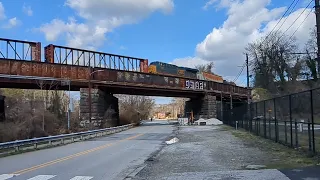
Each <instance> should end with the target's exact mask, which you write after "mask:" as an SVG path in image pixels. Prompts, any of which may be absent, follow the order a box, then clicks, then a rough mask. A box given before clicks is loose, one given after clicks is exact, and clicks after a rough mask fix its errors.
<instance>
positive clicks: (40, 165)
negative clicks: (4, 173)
mask: <svg viewBox="0 0 320 180" xmlns="http://www.w3.org/2000/svg"><path fill="white" fill-rule="evenodd" d="M142 135H143V134H138V135H135V136H131V137H128V138H126V139H122V140H119V141H117V142H115V143H109V144H105V145H102V146H99V147H96V148H93V149H89V150H86V151H82V152H79V153H76V154H72V155H69V156H66V157H63V158H59V159H56V160H53V161H49V162H46V163H43V164H39V165H36V166H32V167H30V168H26V169H22V170H19V171H16V172H13V173H10V174H24V173H27V172H30V171H34V170H37V169H40V168H44V167H47V166H50V165H53V164H56V163H59V162H63V161H66V160H69V159H72V158H75V157H79V156H82V155H85V154H89V153H91V152H95V151H98V150H101V149H104V148H107V147H110V146H112V145H115V144H116V143H120V142H122V141H127V140H131V139H135V138H137V137H139V136H142Z"/></svg>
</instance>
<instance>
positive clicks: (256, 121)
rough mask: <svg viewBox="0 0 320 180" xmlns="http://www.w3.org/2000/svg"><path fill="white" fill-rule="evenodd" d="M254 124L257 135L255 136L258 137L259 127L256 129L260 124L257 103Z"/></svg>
mask: <svg viewBox="0 0 320 180" xmlns="http://www.w3.org/2000/svg"><path fill="white" fill-rule="evenodd" d="M259 122H260V121H259ZM255 124H256V125H255V128H256V133H257V135H260V132H259V129H260V127H259V128H258V125H259V126H260V123H258V103H256V120H255Z"/></svg>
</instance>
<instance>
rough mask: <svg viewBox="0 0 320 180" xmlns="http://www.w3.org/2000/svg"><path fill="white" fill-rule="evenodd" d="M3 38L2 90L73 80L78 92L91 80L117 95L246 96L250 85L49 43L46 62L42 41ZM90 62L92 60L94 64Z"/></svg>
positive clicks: (0, 54) (63, 85)
mask: <svg viewBox="0 0 320 180" xmlns="http://www.w3.org/2000/svg"><path fill="white" fill-rule="evenodd" d="M1 42H5V44H6V46H5V47H6V48H5V49H4V50H3V49H0V85H1V87H3V88H23V89H41V88H46V89H49V88H50V89H52V87H53V86H54V87H55V88H58V89H68V88H69V87H68V85H66V83H61V82H65V81H70V82H71V89H72V90H79V89H80V88H86V87H88V83H89V81H91V82H92V84H93V86H99V88H104V89H106V90H107V91H109V92H111V93H115V94H122V93H123V94H137V95H150V96H173V97H177V96H178V97H194V96H199V95H204V94H205V93H210V94H214V95H218V96H220V95H221V94H222V95H223V96H224V97H230V95H232V98H239V99H246V98H247V89H246V88H243V87H239V86H234V85H230V84H223V83H218V82H212V81H203V80H198V79H190V78H182V77H175V76H165V75H157V74H149V73H146V71H145V70H146V65H147V61H148V60H146V59H141V58H133V57H126V56H121V55H114V54H107V53H102V52H93V51H89V50H81V49H74V48H68V47H63V46H56V45H49V46H46V47H45V51H44V52H45V54H44V57H45V60H44V61H41V43H37V42H28V41H17V40H9V39H1V38H0V43H1ZM17 44H18V45H19V44H20V45H21V44H22V45H21V46H22V48H20V49H18V48H17V47H19V46H18V45H17ZM25 44H26V45H25ZM25 47H28V49H27V50H25ZM29 49H30V52H29ZM10 50H11V51H10ZM10 52H11V53H10ZM62 52H64V53H62ZM85 53H87V56H86V55H85ZM70 58H71V59H70ZM80 58H83V61H81V62H82V63H81V62H80ZM107 59H109V62H107ZM57 60H58V61H57ZM91 61H92V62H94V63H92V64H91V65H90V62H91ZM68 62H69V63H70V62H72V63H71V64H68ZM96 62H99V63H96ZM120 62H121V63H120ZM99 64H100V65H99ZM101 64H104V66H101ZM112 64H113V66H110V65H112ZM97 65H99V67H97ZM108 65H109V66H108ZM114 65H117V66H114ZM134 65H136V66H134ZM130 67H131V68H130ZM40 86H41V87H40Z"/></svg>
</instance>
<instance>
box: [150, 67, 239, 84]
mask: <svg viewBox="0 0 320 180" xmlns="http://www.w3.org/2000/svg"><path fill="white" fill-rule="evenodd" d="M148 72H149V73H152V74H163V75H171V76H180V77H185V78H192V79H199V80H207V81H214V82H220V83H225V84H233V85H235V83H233V82H228V81H226V80H224V79H223V78H222V77H221V76H219V75H216V74H212V73H208V72H200V71H199V70H198V69H194V68H187V67H180V66H176V65H173V64H168V63H163V62H159V61H155V62H151V63H150V65H149V67H148Z"/></svg>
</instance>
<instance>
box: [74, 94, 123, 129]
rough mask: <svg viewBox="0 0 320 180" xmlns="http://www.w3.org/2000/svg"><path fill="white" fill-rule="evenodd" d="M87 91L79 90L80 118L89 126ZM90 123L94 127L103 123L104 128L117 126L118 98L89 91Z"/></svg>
mask: <svg viewBox="0 0 320 180" xmlns="http://www.w3.org/2000/svg"><path fill="white" fill-rule="evenodd" d="M89 112H90V106H89V89H87V88H86V89H84V88H83V89H80V118H81V121H82V122H85V124H86V126H87V125H89V122H90V121H89V116H90V113H89ZM91 121H92V123H93V124H94V125H95V126H99V125H101V123H104V125H105V127H112V126H117V125H118V124H119V106H118V98H116V97H114V96H113V95H112V94H110V93H108V92H106V91H102V90H100V89H96V88H92V89H91Z"/></svg>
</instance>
